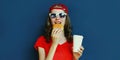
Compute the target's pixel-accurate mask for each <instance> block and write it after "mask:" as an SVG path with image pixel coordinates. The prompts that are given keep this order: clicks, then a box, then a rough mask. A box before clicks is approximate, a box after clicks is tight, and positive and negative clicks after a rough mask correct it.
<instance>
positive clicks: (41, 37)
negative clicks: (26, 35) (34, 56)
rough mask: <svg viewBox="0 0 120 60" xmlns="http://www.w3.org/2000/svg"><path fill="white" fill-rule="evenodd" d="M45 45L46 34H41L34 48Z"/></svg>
mask: <svg viewBox="0 0 120 60" xmlns="http://www.w3.org/2000/svg"><path fill="white" fill-rule="evenodd" d="M45 45H46V40H45V37H44V36H40V37H39V38H38V39H37V41H36V42H35V45H34V48H35V49H36V50H38V47H42V48H44V49H45Z"/></svg>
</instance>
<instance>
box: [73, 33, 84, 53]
mask: <svg viewBox="0 0 120 60" xmlns="http://www.w3.org/2000/svg"><path fill="white" fill-rule="evenodd" d="M82 40H83V36H82V35H73V52H78V50H79V49H80V47H81V45H82Z"/></svg>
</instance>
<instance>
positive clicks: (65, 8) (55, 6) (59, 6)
mask: <svg viewBox="0 0 120 60" xmlns="http://www.w3.org/2000/svg"><path fill="white" fill-rule="evenodd" d="M53 9H61V10H63V11H65V13H67V14H68V8H67V6H65V5H64V4H54V5H52V6H51V7H50V10H49V12H51V10H53Z"/></svg>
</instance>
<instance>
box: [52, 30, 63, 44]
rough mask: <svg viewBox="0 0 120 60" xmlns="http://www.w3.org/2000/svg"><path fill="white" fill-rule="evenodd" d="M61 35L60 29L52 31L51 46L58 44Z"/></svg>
mask: <svg viewBox="0 0 120 60" xmlns="http://www.w3.org/2000/svg"><path fill="white" fill-rule="evenodd" d="M61 33H62V29H60V28H54V29H53V30H52V33H51V37H52V42H53V44H58V43H59V40H60V36H61Z"/></svg>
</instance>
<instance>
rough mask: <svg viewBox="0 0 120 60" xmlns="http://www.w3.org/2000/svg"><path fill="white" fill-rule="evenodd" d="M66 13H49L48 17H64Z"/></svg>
mask: <svg viewBox="0 0 120 60" xmlns="http://www.w3.org/2000/svg"><path fill="white" fill-rule="evenodd" d="M66 15H67V14H66V13H58V14H57V13H49V17H50V18H56V17H58V16H59V18H65V17H66Z"/></svg>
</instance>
